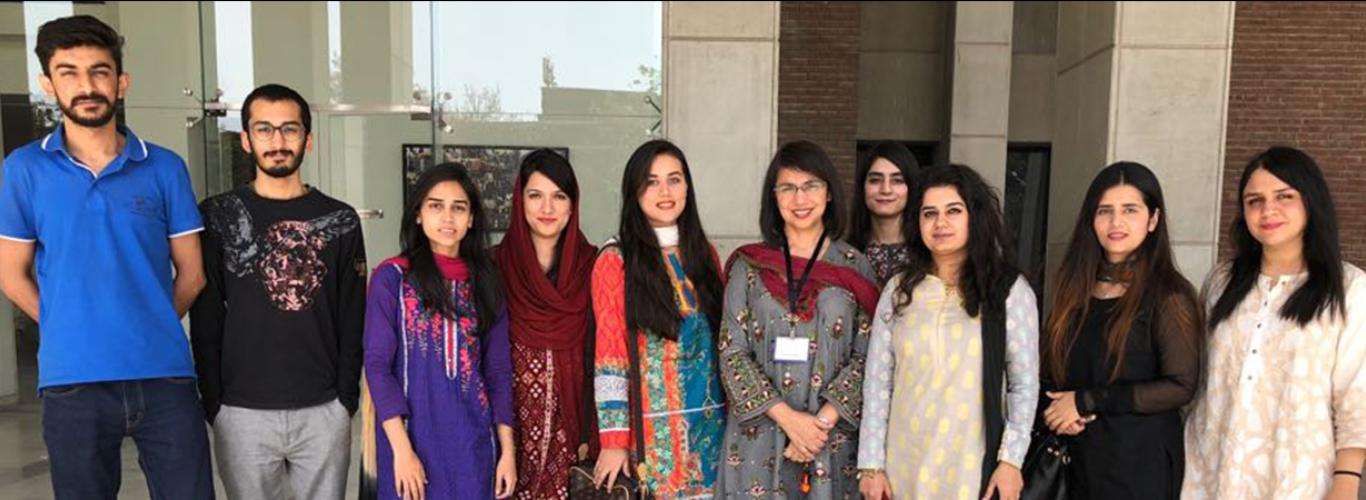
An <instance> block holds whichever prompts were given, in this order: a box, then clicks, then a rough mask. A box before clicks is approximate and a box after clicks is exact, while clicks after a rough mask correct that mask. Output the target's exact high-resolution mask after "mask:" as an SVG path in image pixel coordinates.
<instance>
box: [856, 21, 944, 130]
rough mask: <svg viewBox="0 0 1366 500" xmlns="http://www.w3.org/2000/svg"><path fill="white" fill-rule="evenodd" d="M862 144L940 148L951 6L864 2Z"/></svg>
mask: <svg viewBox="0 0 1366 500" xmlns="http://www.w3.org/2000/svg"><path fill="white" fill-rule="evenodd" d="M860 3H861V4H862V5H861V6H860V9H859V16H860V18H861V20H860V22H859V26H860V29H859V31H860V33H859V55H858V57H859V67H858V102H859V114H858V138H859V139H860V140H898V141H925V142H939V141H941V140H943V139H944V134H945V130H946V126H947V124H948V119H947V118H946V116H945V113H946V108H947V106H946V104H947V101H946V97H945V93H944V86H945V84H946V83H947V80H946V78H945V75H944V64H945V56H944V45H945V43H946V41H947V37H948V33H947V31H949V30H948V26H949V13H950V12H951V11H952V10H953V6H952V5H950V4H949V3H948V2H860Z"/></svg>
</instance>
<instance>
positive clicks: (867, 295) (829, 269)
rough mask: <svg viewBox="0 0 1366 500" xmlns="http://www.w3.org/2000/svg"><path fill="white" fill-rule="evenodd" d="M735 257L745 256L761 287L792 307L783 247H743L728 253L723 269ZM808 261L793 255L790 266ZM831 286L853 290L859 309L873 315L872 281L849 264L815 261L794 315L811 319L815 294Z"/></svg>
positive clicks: (874, 292) (875, 295)
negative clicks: (756, 270)
mask: <svg viewBox="0 0 1366 500" xmlns="http://www.w3.org/2000/svg"><path fill="white" fill-rule="evenodd" d="M827 251H829V250H827ZM736 258H742V259H745V261H746V262H748V263H749V265H750V267H754V268H756V269H758V270H759V278H760V280H761V281H763V282H764V287H766V288H768V293H769V294H771V295H773V299H774V300H777V301H778V303H780V304H783V305H784V306H788V307H789V308H791V306H790V305H789V304H788V303H787V301H788V300H787V277H786V273H787V264H786V262H785V261H784V258H783V251H782V250H780V249H777V248H773V247H771V246H768V245H765V244H762V243H751V244H749V245H745V246H742V247H740V248H738V249H736V250H735V253H733V254H731V256H730V260H729V261H728V262H726V269H730V266H731V264H733V263H734V262H735V259H736ZM807 260H808V259H803V258H800V257H793V258H792V267H793V269H802V268H803V267H805V266H806V264H807ZM731 278H737V277H736V276H732V277H731ZM830 286H833V287H838V288H843V289H845V290H847V291H849V293H852V294H853V295H854V301H855V302H857V303H858V306H859V309H862V310H863V312H864V313H865V314H867V315H869V316H872V315H873V312H874V310H876V308H877V300H878V295H879V291H878V289H877V285H875V284H873V281H872V280H869V279H868V278H865V277H864V276H863V275H861V274H859V273H858V272H857V271H855V270H853V269H850V268H848V267H843V266H837V265H834V264H831V263H829V262H824V261H820V260H818V261H816V264H815V265H814V266H812V268H811V277H810V278H809V279H808V282H807V285H806V286H805V287H802V291H801V295H799V296H798V298H797V307H796V308H795V309H796V310H797V317H799V318H801V319H802V320H803V321H806V320H810V319H811V318H812V316H814V314H815V302H816V296H817V295H820V293H821V291H822V290H824V289H825V288H826V287H830Z"/></svg>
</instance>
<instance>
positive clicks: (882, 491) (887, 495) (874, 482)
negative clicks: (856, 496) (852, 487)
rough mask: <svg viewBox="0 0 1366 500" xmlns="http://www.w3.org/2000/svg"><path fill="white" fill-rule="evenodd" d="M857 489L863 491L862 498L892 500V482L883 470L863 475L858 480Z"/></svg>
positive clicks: (865, 499) (864, 499)
mask: <svg viewBox="0 0 1366 500" xmlns="http://www.w3.org/2000/svg"><path fill="white" fill-rule="evenodd" d="M858 491H859V493H863V500H892V483H891V482H890V481H888V480H887V473H885V472H873V473H870V474H868V475H866V476H863V479H860V480H859V482H858Z"/></svg>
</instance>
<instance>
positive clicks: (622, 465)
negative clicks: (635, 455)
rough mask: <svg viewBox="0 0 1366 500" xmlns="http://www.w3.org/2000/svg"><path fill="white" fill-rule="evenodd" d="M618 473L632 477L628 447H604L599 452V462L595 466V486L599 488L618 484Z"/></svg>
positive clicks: (610, 487) (608, 487)
mask: <svg viewBox="0 0 1366 500" xmlns="http://www.w3.org/2000/svg"><path fill="white" fill-rule="evenodd" d="M617 474H624V475H625V476H626V477H631V460H630V455H629V454H628V453H627V452H626V448H603V449H602V452H601V453H598V463H597V465H595V466H593V486H594V487H597V488H601V487H603V485H606V486H607V489H609V490H610V489H612V486H614V485H616V484H617Z"/></svg>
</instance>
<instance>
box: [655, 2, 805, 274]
mask: <svg viewBox="0 0 1366 500" xmlns="http://www.w3.org/2000/svg"><path fill="white" fill-rule="evenodd" d="M778 15H779V9H778V2H665V4H664V66H665V68H664V79H665V82H664V133H665V136H666V137H668V138H669V139H671V140H673V141H674V142H675V143H677V144H678V145H679V147H681V148H682V149H683V151H684V153H686V154H687V155H688V163H689V166H690V167H691V168H692V176H693V182H694V184H695V186H694V189H696V190H697V193H698V197H697V198H698V200H699V203H700V204H701V205H700V206H699V207H698V209H699V210H700V211H701V215H702V220H704V221H706V224H707V233H708V236H710V237H711V238H712V241H713V242H714V243H715V244H716V245H717V247H718V251H720V252H721V254H722V257H723V258H724V257H725V256H726V255H728V254H729V253H730V251H731V250H733V249H735V247H737V246H739V245H741V244H744V243H748V242H752V241H755V240H757V239H759V191H760V190H761V189H762V185H763V177H764V171H765V170H766V169H767V167H768V161H769V158H770V157H771V156H772V155H773V150H774V148H775V142H776V141H777V136H778V126H777V124H778V120H777V114H778V88H777V86H778Z"/></svg>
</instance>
